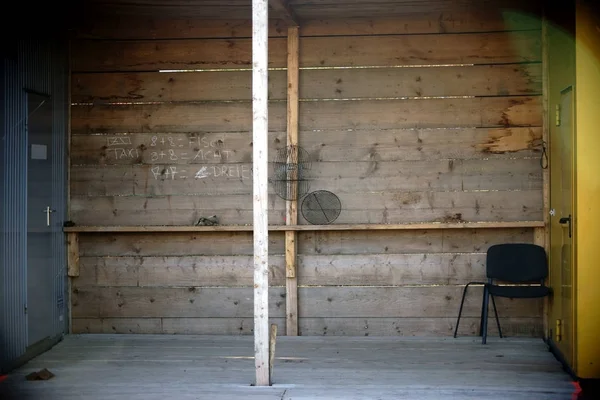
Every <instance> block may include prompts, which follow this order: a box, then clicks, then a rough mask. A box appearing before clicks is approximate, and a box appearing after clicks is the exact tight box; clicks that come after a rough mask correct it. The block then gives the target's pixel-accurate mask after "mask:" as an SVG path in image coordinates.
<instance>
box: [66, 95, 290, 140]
mask: <svg viewBox="0 0 600 400" xmlns="http://www.w3.org/2000/svg"><path fill="white" fill-rule="evenodd" d="M71 110H72V132H73V133H74V134H81V133H122V132H128V133H134V132H136V133H137V132H154V133H165V132H169V133H179V132H181V133H185V132H194V133H196V134H199V133H204V132H250V129H251V126H252V113H251V103H249V102H245V103H210V104H202V103H198V104H197V103H183V104H144V105H122V106H106V105H96V106H74V107H72V108H71ZM269 111H270V114H269V117H270V118H269V122H270V126H269V127H270V130H271V131H284V130H285V106H284V105H283V104H282V103H281V104H280V103H275V104H272V105H271V107H270V110H269Z"/></svg>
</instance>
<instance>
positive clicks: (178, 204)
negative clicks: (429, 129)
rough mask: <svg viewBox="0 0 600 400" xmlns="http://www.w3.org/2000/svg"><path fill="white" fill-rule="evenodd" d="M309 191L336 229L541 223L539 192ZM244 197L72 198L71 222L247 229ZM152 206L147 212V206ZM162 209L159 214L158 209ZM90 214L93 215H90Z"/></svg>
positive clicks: (272, 213)
mask: <svg viewBox="0 0 600 400" xmlns="http://www.w3.org/2000/svg"><path fill="white" fill-rule="evenodd" d="M314 189H315V190H317V189H333V191H334V193H337V196H338V198H339V199H340V202H341V211H340V213H339V217H338V219H336V220H335V222H336V223H338V224H360V223H365V224H402V223H405V224H406V223H421V222H477V221H486V222H487V221H532V220H534V221H537V220H541V219H542V208H543V207H542V193H541V191H540V190H520V191H519V190H508V191H489V190H487V191H469V192H461V191H425V192H415V191H408V190H407V191H401V190H399V191H395V192H394V191H391V190H390V191H385V190H380V191H377V192H375V191H371V192H369V191H367V190H365V191H362V192H354V191H353V190H346V189H343V188H342V187H338V186H334V184H331V185H327V186H325V187H323V188H319V187H315V188H314ZM380 189H381V188H380ZM228 197H230V196H228ZM245 197H246V196H233V197H230V199H231V200H230V202H229V201H228V202H225V203H223V204H222V205H220V206H217V205H215V204H218V199H219V197H218V196H204V198H203V196H193V195H191V196H169V197H166V198H157V199H156V198H144V197H141V196H116V197H72V199H71V204H72V211H71V219H72V220H73V221H74V222H75V223H76V224H78V225H195V224H196V222H198V220H199V218H200V217H210V216H212V215H216V216H217V217H218V219H219V223H220V224H223V225H237V224H252V206H251V203H249V202H248V201H247V200H245ZM271 199H272V200H274V202H273V203H272V206H271V205H270V206H269V221H271V222H270V223H272V224H273V225H283V224H284V216H285V207H284V202H283V200H282V199H281V198H277V197H276V196H272V197H271ZM152 203H153V204H154V205H153V206H152V207H151V208H149V207H148V204H152ZM169 203H170V204H169ZM203 203H204V204H203ZM162 204H164V206H165V207H164V208H160V207H159V206H158V205H162ZM144 205H146V207H145V208H144ZM303 206H304V203H301V205H300V207H299V208H300V211H301V212H300V214H301V215H302V216H304V211H305V210H304V208H303ZM90 209H93V210H95V212H93V213H90V212H89V210H90Z"/></svg>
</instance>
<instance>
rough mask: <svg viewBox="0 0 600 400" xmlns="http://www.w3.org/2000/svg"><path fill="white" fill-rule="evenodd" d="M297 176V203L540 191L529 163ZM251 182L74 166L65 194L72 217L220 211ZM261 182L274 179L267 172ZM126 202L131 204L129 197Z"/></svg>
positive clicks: (191, 172)
mask: <svg viewBox="0 0 600 400" xmlns="http://www.w3.org/2000/svg"><path fill="white" fill-rule="evenodd" d="M305 171H306V172H305V174H304V176H303V179H304V181H303V184H302V185H301V187H300V189H301V192H300V194H301V195H304V194H306V193H308V192H310V191H312V190H316V189H328V190H330V191H333V192H334V193H347V192H354V193H373V192H381V191H390V192H396V193H398V192H402V193H404V194H406V196H408V197H406V198H405V199H402V203H403V204H408V203H415V202H416V200H415V199H414V197H415V195H411V194H410V192H413V191H421V188H423V187H427V188H428V189H429V190H430V191H463V190H466V191H470V190H494V191H505V190H537V189H541V186H542V185H541V168H540V167H539V159H537V158H523V159H518V158H513V159H487V160H486V159H483V160H482V159H479V160H477V159H472V160H431V161H377V159H376V158H375V159H374V160H373V161H355V162H315V163H312V165H311V166H310V169H308V168H307V169H306V170H305ZM251 175H252V164H227V165H223V164H221V165H210V164H190V165H176V164H175V165H164V164H163V165H159V164H156V165H135V166H133V167H128V166H74V167H72V170H71V176H72V178H71V182H72V183H71V194H72V196H73V197H74V198H76V197H81V199H79V200H77V201H78V202H79V203H83V204H82V205H81V206H76V207H75V209H78V208H79V209H85V208H88V207H89V205H87V204H85V202H88V201H90V200H92V199H90V198H89V197H98V196H127V195H128V196H129V197H124V198H122V199H112V198H111V199H107V200H110V202H109V205H108V206H104V208H107V207H108V208H111V209H115V208H116V209H127V207H126V208H123V204H134V206H132V207H129V209H142V208H143V209H144V210H153V209H165V208H168V209H189V208H215V209H219V210H220V209H224V208H230V207H233V208H235V207H240V202H245V201H247V199H246V198H244V197H245V196H250V195H251V194H252V177H251ZM269 176H270V178H271V179H276V176H275V175H274V173H273V172H272V171H271V172H269ZM283 189H284V188H283V187H282V186H281V184H278V183H276V182H275V181H273V182H271V184H270V185H269V187H268V192H269V207H270V208H273V209H276V208H279V207H281V206H282V201H283V200H282V199H281V197H280V195H281V194H282V193H283ZM407 192H409V193H407ZM134 195H135V196H136V197H137V198H135V199H134V198H133V197H131V196H134ZM84 196H86V197H84ZM190 196H195V197H190ZM217 196H218V197H217ZM410 198H413V199H412V200H410ZM221 199H222V202H221ZM417 200H418V199H417ZM98 201H102V202H106V200H98ZM115 202H116V204H115ZM241 208H247V207H243V206H242V207H241ZM122 225H124V224H122Z"/></svg>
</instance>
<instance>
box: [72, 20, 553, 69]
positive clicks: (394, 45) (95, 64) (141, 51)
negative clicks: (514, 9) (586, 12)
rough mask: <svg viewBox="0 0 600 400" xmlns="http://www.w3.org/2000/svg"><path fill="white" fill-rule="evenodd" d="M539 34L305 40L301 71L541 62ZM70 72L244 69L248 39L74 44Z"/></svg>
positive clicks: (273, 62)
mask: <svg viewBox="0 0 600 400" xmlns="http://www.w3.org/2000/svg"><path fill="white" fill-rule="evenodd" d="M540 32H541V31H537V30H536V31H518V32H510V33H507V32H491V33H465V34H442V35H409V36H403V35H397V36H395V35H389V36H333V37H307V38H304V39H302V40H301V41H300V54H302V57H301V58H300V66H301V67H338V66H392V65H436V64H494V63H515V62H516V63H521V62H539V61H541V45H540V43H541V33H540ZM72 54H73V57H72V70H73V72H100V71H159V70H197V69H209V68H238V69H239V68H248V67H250V66H251V63H252V51H251V40H250V39H238V38H231V39H197V40H160V41H136V40H129V41H120V42H119V41H110V40H93V41H92V40H74V41H73V43H72ZM286 54H287V52H286V41H285V39H283V38H272V39H271V40H270V41H269V66H270V67H285V65H286Z"/></svg>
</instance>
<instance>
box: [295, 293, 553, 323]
mask: <svg viewBox="0 0 600 400" xmlns="http://www.w3.org/2000/svg"><path fill="white" fill-rule="evenodd" d="M462 289H463V288H462V287H461V286H417V287H307V288H300V289H299V290H298V291H299V293H298V298H299V305H298V310H299V318H304V317H310V318H315V317H329V318H333V317H335V318H341V317H346V318H368V317H373V316H377V317H382V318H383V317H388V318H398V317H413V318H416V317H440V318H441V317H447V316H448V315H454V314H455V313H456V312H457V309H458V306H459V305H460V298H461V295H462ZM473 289H474V290H473V292H471V291H469V295H468V296H467V298H466V299H465V304H464V308H463V314H464V315H465V316H470V317H478V316H479V315H480V314H481V290H479V291H477V290H475V288H473ZM496 306H497V307H498V314H499V315H501V316H510V317H538V318H541V316H542V306H543V300H542V299H514V300H511V299H506V298H503V299H497V300H496Z"/></svg>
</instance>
